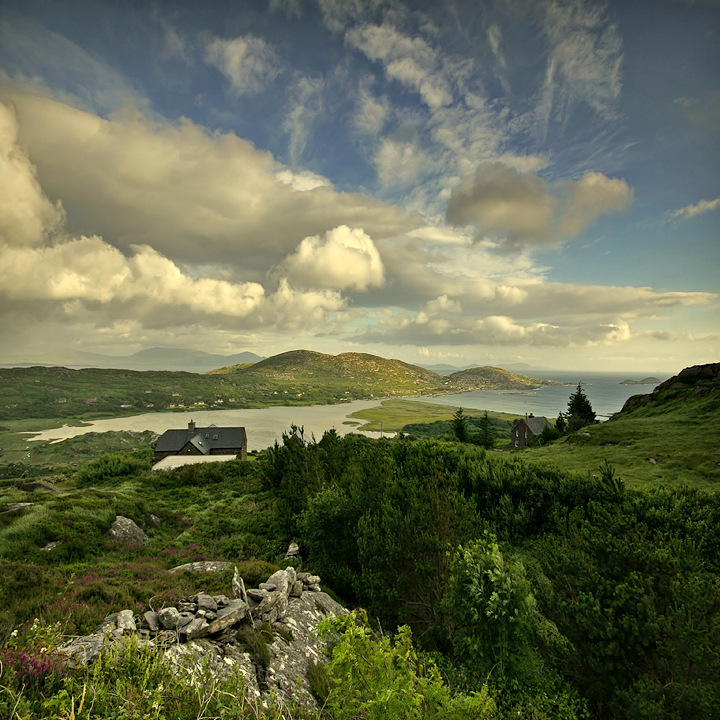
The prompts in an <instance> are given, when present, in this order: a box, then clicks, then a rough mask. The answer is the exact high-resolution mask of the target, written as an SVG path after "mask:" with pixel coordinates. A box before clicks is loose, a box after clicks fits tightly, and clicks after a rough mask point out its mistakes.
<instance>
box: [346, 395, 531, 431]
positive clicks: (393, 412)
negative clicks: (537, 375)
mask: <svg viewBox="0 0 720 720" xmlns="http://www.w3.org/2000/svg"><path fill="white" fill-rule="evenodd" d="M456 410H457V408H455V407H451V406H449V405H438V404H436V403H427V402H418V401H416V400H400V399H392V400H383V402H382V403H381V404H380V405H379V406H378V407H374V408H368V409H367V410H358V411H357V412H354V413H353V414H352V415H351V416H350V417H353V418H358V419H360V420H366V421H368V422H367V424H365V425H363V430H380V429H381V423H382V429H383V430H386V431H387V432H398V431H400V430H402V429H403V428H404V427H405V426H406V425H408V424H410V423H431V422H435V421H436V420H452V417H453V415H454V414H455V411H456ZM463 412H464V414H465V415H466V416H467V417H481V416H482V415H483V414H484V412H485V411H484V410H475V409H472V408H469V409H468V408H463ZM488 417H491V418H498V419H501V420H513V419H516V418H519V417H520V415H510V414H508V413H500V412H491V411H488Z"/></svg>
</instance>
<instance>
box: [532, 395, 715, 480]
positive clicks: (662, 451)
mask: <svg viewBox="0 0 720 720" xmlns="http://www.w3.org/2000/svg"><path fill="white" fill-rule="evenodd" d="M667 384H668V385H671V384H672V383H670V381H668V383H667ZM714 385H715V387H714V391H713V387H712V386H710V387H708V392H707V393H703V394H698V393H697V391H696V390H695V389H694V388H681V389H674V390H671V389H668V390H660V391H659V392H657V393H653V395H652V399H653V402H652V404H648V405H640V406H637V407H635V408H634V409H631V410H624V411H623V412H621V413H618V414H617V415H615V416H614V417H613V419H612V420H610V421H609V422H604V423H600V424H598V425H592V426H590V427H587V428H584V429H583V430H582V431H580V432H579V433H575V434H573V435H570V436H568V437H565V438H562V439H561V440H559V441H557V442H555V443H552V444H550V445H546V446H545V447H541V448H532V449H531V450H530V451H528V452H529V453H532V455H531V457H532V458H533V460H537V461H539V462H550V463H553V464H555V465H557V466H559V467H561V468H563V469H566V470H574V471H582V472H588V471H596V470H597V469H598V467H599V466H600V464H601V463H602V462H603V461H604V460H607V461H608V462H609V463H610V464H611V465H613V466H615V468H616V469H617V471H618V474H619V475H620V477H622V479H623V480H625V481H626V482H627V483H629V484H635V485H644V486H651V485H654V484H658V483H663V484H680V483H688V484H690V485H693V486H696V487H704V488H708V489H715V490H717V489H720V448H718V445H717V438H719V437H720V388H718V387H717V383H715V384H714Z"/></svg>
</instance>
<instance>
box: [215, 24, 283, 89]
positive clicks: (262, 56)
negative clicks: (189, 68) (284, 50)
mask: <svg viewBox="0 0 720 720" xmlns="http://www.w3.org/2000/svg"><path fill="white" fill-rule="evenodd" d="M205 61H206V62H207V63H208V64H209V65H213V66H214V67H216V68H217V69H218V70H220V72H221V73H222V74H223V75H225V77H227V79H228V80H230V84H231V86H232V89H233V90H234V91H235V92H236V93H237V94H238V95H247V94H250V93H256V92H260V91H261V90H263V89H264V88H265V87H266V86H267V85H268V84H269V83H270V82H272V81H273V80H274V79H275V77H277V75H278V73H279V72H280V61H279V59H278V56H277V53H276V52H275V50H273V48H272V47H270V45H268V44H267V43H266V42H265V41H264V40H263V39H262V38H259V37H255V36H253V35H244V36H242V37H237V38H233V39H232V40H223V39H222V38H214V39H213V40H212V41H211V42H209V43H208V46H207V49H206V52H205Z"/></svg>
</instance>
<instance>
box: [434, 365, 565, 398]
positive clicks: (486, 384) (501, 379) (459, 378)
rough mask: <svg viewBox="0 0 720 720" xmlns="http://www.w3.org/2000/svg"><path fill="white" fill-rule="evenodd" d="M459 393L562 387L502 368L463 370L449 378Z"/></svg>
mask: <svg viewBox="0 0 720 720" xmlns="http://www.w3.org/2000/svg"><path fill="white" fill-rule="evenodd" d="M448 379H449V380H450V382H451V383H452V384H453V385H454V386H455V387H456V388H458V389H457V392H463V391H464V390H528V389H530V388H537V387H540V386H542V385H562V384H563V383H560V382H556V381H555V380H538V379H537V378H531V377H528V376H527V375H518V374H517V373H514V372H510V371H509V370H503V369H502V368H496V367H491V366H490V365H486V366H485V367H477V368H470V369H469V370H461V371H460V372H455V373H452V375H449V376H448Z"/></svg>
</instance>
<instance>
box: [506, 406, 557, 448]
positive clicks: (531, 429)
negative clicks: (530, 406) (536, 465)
mask: <svg viewBox="0 0 720 720" xmlns="http://www.w3.org/2000/svg"><path fill="white" fill-rule="evenodd" d="M546 427H550V422H549V421H548V419H547V418H546V417H535V416H534V415H533V414H532V413H530V414H529V415H528V416H527V417H526V418H525V419H524V420H520V421H519V422H518V423H517V424H516V425H515V427H513V429H512V433H511V437H512V447H514V448H524V447H527V446H528V445H529V444H530V441H531V440H532V439H533V438H535V437H537V436H538V435H540V434H541V433H542V431H543V430H544V429H545V428H546Z"/></svg>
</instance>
